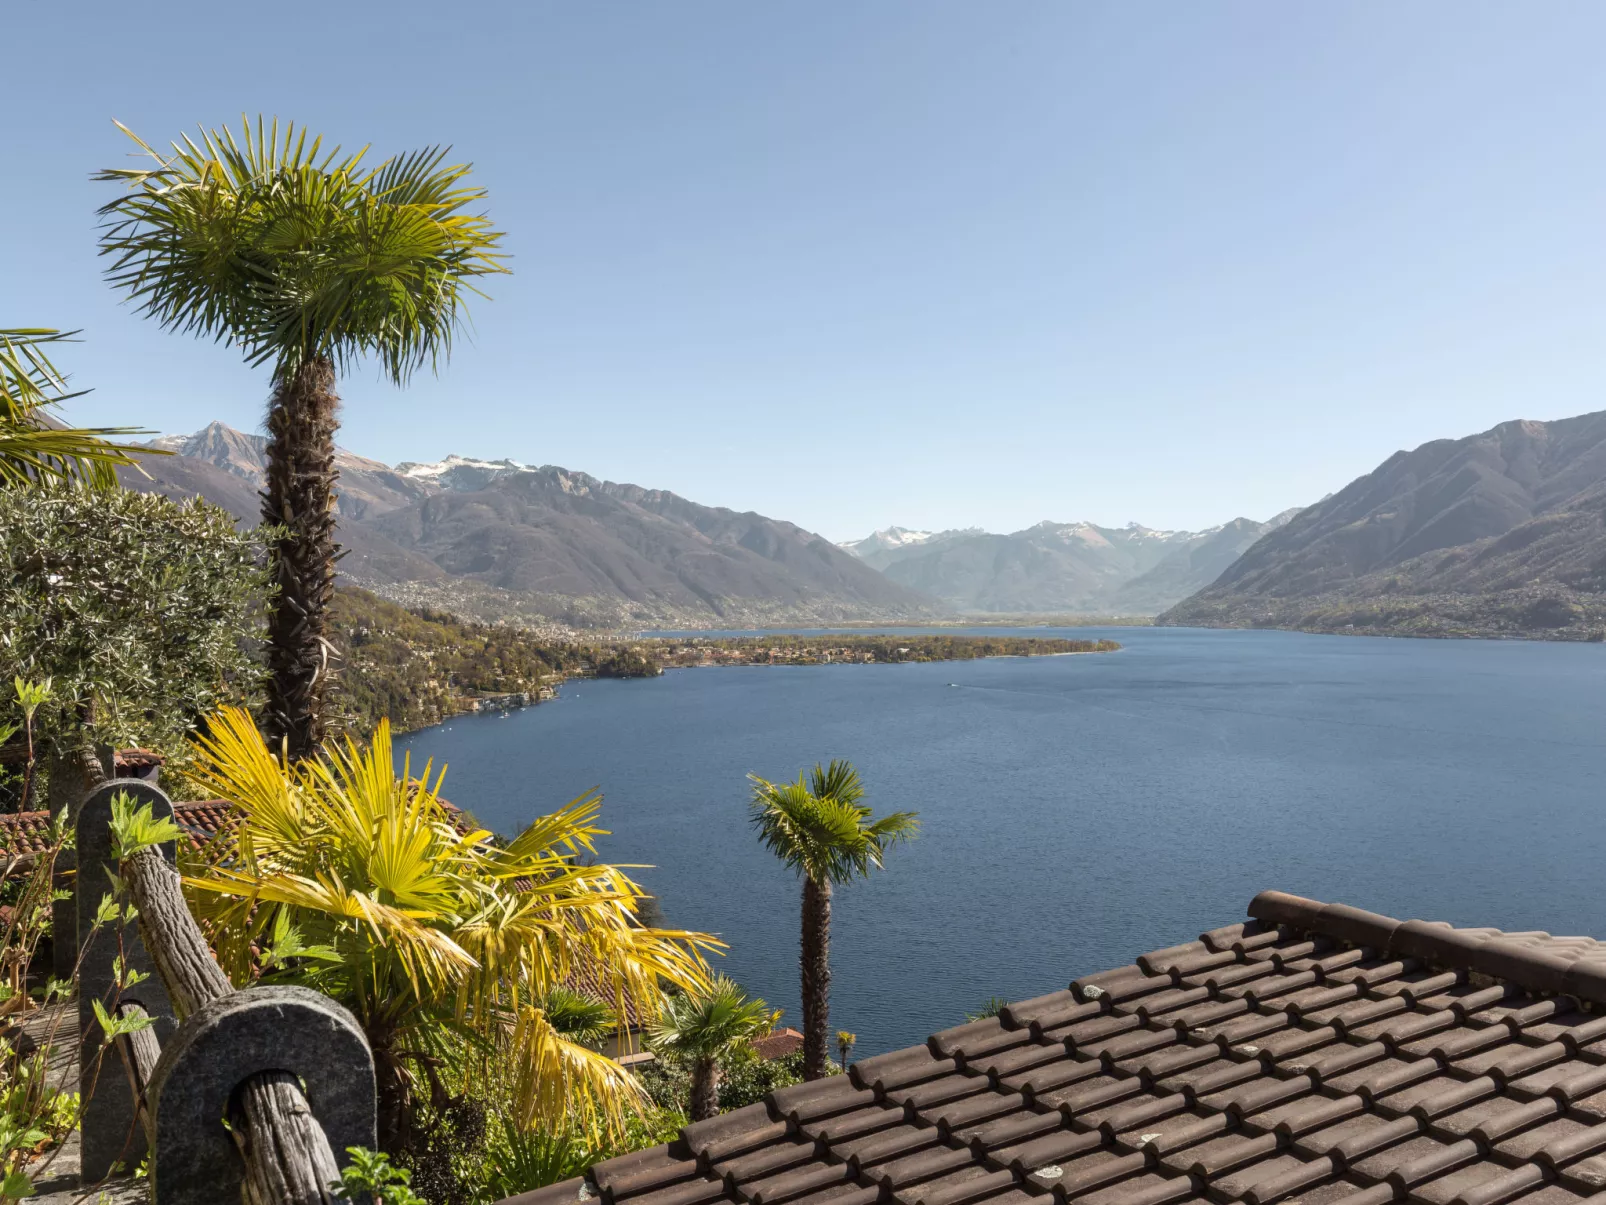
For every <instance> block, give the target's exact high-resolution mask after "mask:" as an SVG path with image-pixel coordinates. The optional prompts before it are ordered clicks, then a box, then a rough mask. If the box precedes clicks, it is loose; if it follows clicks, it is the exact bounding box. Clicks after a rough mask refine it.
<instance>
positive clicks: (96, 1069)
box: [73, 779, 175, 1184]
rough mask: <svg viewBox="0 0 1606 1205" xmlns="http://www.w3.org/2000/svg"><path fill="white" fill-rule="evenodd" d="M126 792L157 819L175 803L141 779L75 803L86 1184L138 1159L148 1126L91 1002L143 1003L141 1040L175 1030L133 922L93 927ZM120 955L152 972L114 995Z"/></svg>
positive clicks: (107, 889)
mask: <svg viewBox="0 0 1606 1205" xmlns="http://www.w3.org/2000/svg"><path fill="white" fill-rule="evenodd" d="M118 794H126V795H127V796H128V797H129V798H130V800H132V801H133V802H134V804H135V805H136V806H138V805H140V804H145V803H148V804H150V805H151V813H152V815H154V816H157V817H171V816H172V814H173V805H172V804H171V803H170V802H168V798H167V796H166V795H165V794H163V793H162V791H161V790H160V789H159V788H157V787H154V786H152V785H150V784H149V783H145V782H138V781H135V780H131V779H113V780H110V781H107V782H103V783H101V784H100V785H99V786H97V787H95V788H93V789H92V790H91V791H90V792H89V794H88V795H86V796H85V797H84V801H83V803H82V804H81V805H80V806H79V809H78V825H77V828H78V842H77V845H78V881H77V884H76V886H75V889H74V892H73V902H74V905H75V907H74V912H75V915H76V919H77V932H78V934H79V935H80V936H81V938H82V940H83V941H84V943H85V946H84V950H83V955H82V961H81V963H80V966H79V980H78V1028H79V1032H80V1033H81V1034H82V1035H83V1046H82V1048H81V1051H80V1054H79V1064H78V1075H79V1081H78V1090H79V1094H80V1100H81V1104H82V1111H81V1114H80V1116H81V1123H80V1124H81V1128H82V1134H83V1153H82V1156H81V1159H82V1162H81V1164H80V1169H81V1171H80V1174H81V1176H82V1180H83V1182H84V1183H85V1184H93V1183H96V1182H97V1181H99V1180H103V1179H104V1178H105V1177H106V1175H107V1174H108V1173H109V1172H110V1171H111V1170H112V1168H113V1167H114V1166H115V1165H116V1164H118V1163H127V1164H129V1165H130V1166H133V1165H134V1164H136V1163H138V1162H139V1160H140V1158H141V1156H143V1155H144V1153H145V1150H146V1141H145V1139H146V1135H145V1131H144V1130H143V1129H142V1128H141V1126H140V1125H139V1094H140V1092H141V1091H142V1090H143V1085H142V1084H140V1083H138V1082H137V1080H136V1081H135V1083H134V1088H135V1090H134V1091H133V1092H131V1091H130V1090H129V1087H130V1083H129V1081H130V1076H132V1075H133V1074H134V1071H133V1068H132V1067H131V1068H130V1072H129V1075H125V1074H124V1071H123V1068H122V1067H121V1066H119V1059H118V1058H117V1056H116V1054H115V1053H114V1052H112V1051H109V1050H108V1051H105V1054H104V1057H103V1056H102V1048H103V1045H104V1036H103V1034H102V1032H101V1028H100V1023H99V1020H98V1019H97V1018H96V1015H95V1002H96V1001H97V1000H98V1001H99V1002H100V1004H101V1007H102V1008H104V1009H105V1010H106V1011H107V1012H108V1013H113V1014H115V1013H116V1012H117V1011H118V1009H119V1007H120V1006H122V1007H124V1008H133V1007H138V1008H140V1009H142V1010H143V1011H144V1012H145V1014H146V1015H148V1016H150V1017H151V1018H152V1019H153V1021H154V1024H153V1025H152V1027H151V1033H150V1036H149V1037H147V1038H146V1039H145V1040H144V1043H143V1044H149V1043H152V1042H155V1041H160V1042H165V1041H166V1040H167V1039H168V1038H170V1037H171V1036H172V1034H173V1030H174V1024H175V1022H174V1017H173V1006H172V1003H171V1002H170V1001H169V1000H168V996H167V992H166V990H165V989H164V988H163V985H162V980H161V979H160V978H159V977H158V976H157V975H156V974H155V973H154V971H155V964H154V963H153V961H152V960H151V958H150V955H149V954H148V952H147V951H146V949H145V944H144V942H143V941H142V940H141V937H140V933H139V928H138V926H137V925H136V924H134V923H129V924H126V925H119V924H108V925H105V926H103V927H102V928H101V929H100V930H98V931H97V930H96V929H95V914H96V912H97V911H98V910H99V908H100V902H101V900H102V898H104V897H105V896H106V895H108V894H110V893H111V890H112V883H111V880H110V879H109V878H108V877H107V872H108V871H112V872H115V871H116V870H117V859H116V857H115V856H114V854H113V851H112V835H111V815H112V812H111V805H112V798H113V797H114V796H116V795H118ZM151 853H152V856H153V857H156V858H158V859H161V860H163V861H164V862H165V863H167V864H169V865H171V863H172V862H173V859H174V856H175V851H174V848H173V842H171V841H169V842H166V843H165V844H164V845H163V846H162V848H161V849H159V850H152V851H151ZM119 956H121V957H122V959H123V964H124V966H125V967H127V968H128V969H130V970H133V971H138V972H142V973H143V974H145V975H147V976H149V978H147V979H145V980H144V981H143V982H141V983H139V984H137V985H135V986H134V987H132V988H130V989H129V990H128V991H127V992H126V993H124V994H123V996H122V997H121V999H120V1000H119V996H118V990H117V976H116V971H115V966H114V964H115V963H116V960H117V958H118V957H119Z"/></svg>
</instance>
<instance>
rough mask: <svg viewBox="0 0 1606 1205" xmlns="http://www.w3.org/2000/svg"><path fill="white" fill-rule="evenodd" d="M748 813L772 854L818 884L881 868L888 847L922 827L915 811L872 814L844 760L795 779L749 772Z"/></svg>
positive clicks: (839, 880) (864, 874)
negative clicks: (779, 780)
mask: <svg viewBox="0 0 1606 1205" xmlns="http://www.w3.org/2000/svg"><path fill="white" fill-rule="evenodd" d="M749 777H750V778H751V781H752V783H753V800H752V805H751V818H752V821H753V824H754V826H755V827H756V828H757V829H758V834H759V840H760V841H762V842H763V843H764V845H765V847H766V848H767V849H769V850H770V852H771V853H773V854H775V856H776V857H778V858H780V859H781V861H782V862H784V863H785V864H786V865H787V866H789V867H791V868H792V869H793V870H795V871H796V872H797V873H798V874H800V875H802V876H803V877H805V878H808V879H812V880H814V881H815V882H816V883H846V882H848V881H850V880H852V879H856V878H864V877H866V876H867V875H868V874H869V873H870V872H871V871H872V870H879V869H880V868H881V863H882V858H883V857H884V856H885V854H886V851H887V849H888V847H890V846H892V845H894V844H896V843H897V842H899V841H904V840H908V839H910V838H912V837H913V836H914V835H915V834H916V833H917V832H918V831H919V828H920V821H919V819H918V817H917V816H916V815H915V813H913V812H893V813H890V814H889V815H886V816H882V817H881V818H880V819H878V820H871V819H870V809H869V808H868V807H866V806H864V805H863V804H862V803H861V802H860V800H862V799H863V798H864V788H863V786H862V785H861V784H860V782H859V775H858V772H857V771H856V770H854V768H853V767H852V765H850V764H849V763H847V762H845V761H833V762H832V763H831V764H830V766H829V767H822V766H815V767H814V769H813V771H812V772H811V773H809V774H808V775H804V774H799V775H798V776H797V781H796V782H785V783H773V782H769V781H767V780H765V779H762V778H759V777H758V776H757V775H750V776H749Z"/></svg>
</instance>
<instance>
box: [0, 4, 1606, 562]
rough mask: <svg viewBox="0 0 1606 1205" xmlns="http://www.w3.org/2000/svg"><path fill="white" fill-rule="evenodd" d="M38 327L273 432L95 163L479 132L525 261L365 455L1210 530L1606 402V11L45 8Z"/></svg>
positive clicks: (142, 403)
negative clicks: (166, 305)
mask: <svg viewBox="0 0 1606 1205" xmlns="http://www.w3.org/2000/svg"><path fill="white" fill-rule="evenodd" d="M0 29H3V35H0V36H3V38H4V41H5V43H6V53H5V70H4V72H3V74H0V98H3V102H4V105H5V111H6V112H7V114H8V115H9V116H10V117H11V121H10V122H9V123H8V133H9V136H10V145H9V148H8V155H7V168H6V170H5V173H4V176H5V182H6V186H5V187H4V188H0V229H3V231H4V234H3V236H0V237H3V239H4V246H3V249H0V265H3V267H0V284H3V288H0V303H3V304H0V326H16V325H51V326H60V327H82V328H84V331H85V337H86V340H87V342H85V343H84V344H83V345H81V346H79V347H77V348H74V349H72V350H71V352H70V354H69V356H68V357H67V360H66V362H67V363H68V364H69V365H70V367H71V368H72V369H73V370H74V371H75V374H76V383H77V384H80V385H84V386H92V387H94V390H95V392H94V394H93V395H92V396H91V397H90V398H88V399H85V400H84V401H82V402H80V403H78V404H77V405H76V408H75V409H74V411H73V412H72V417H74V418H77V419H80V420H83V421H89V422H95V423H112V422H117V423H139V424H142V425H145V426H149V427H154V428H158V429H160V430H163V431H175V430H192V429H195V428H197V427H199V426H201V425H203V424H204V423H206V422H207V421H209V420H211V419H214V418H221V419H223V420H224V421H226V422H229V423H231V424H233V425H236V426H239V427H243V428H248V429H255V428H256V427H257V425H258V424H259V423H260V420H261V414H262V408H263V403H264V399H265V395H266V389H267V386H266V381H265V379H264V376H263V374H262V373H261V372H257V371H252V370H249V369H247V368H245V367H244V366H243V365H242V364H241V362H240V359H239V356H238V354H237V353H236V352H233V351H230V350H228V349H226V348H219V347H215V346H212V345H210V344H203V343H201V342H198V341H196V340H195V339H193V338H190V337H185V336H178V335H169V334H164V333H163V332H162V331H161V330H159V329H158V328H157V327H156V326H155V325H154V324H152V323H150V322H149V321H146V320H143V319H139V318H136V317H135V316H134V315H133V313H132V312H131V311H130V310H129V309H128V308H127V307H124V306H120V305H119V304H118V301H117V299H116V298H115V297H114V296H113V295H112V294H111V293H110V291H109V290H108V289H107V288H106V287H105V286H104V285H103V284H102V283H101V282H100V279H99V275H98V273H99V267H100V265H99V263H98V261H97V259H96V257H95V254H94V237H95V218H94V213H93V211H94V207H95V205H96V204H97V203H98V202H100V201H103V200H105V199H106V198H107V197H108V195H109V192H108V190H109V188H110V186H108V185H95V184H91V183H90V182H89V179H88V177H89V173H90V172H91V171H92V170H94V169H95V168H98V167H103V166H109V165H115V164H117V163H119V162H120V161H122V157H123V155H124V154H125V149H126V143H125V142H124V140H123V138H122V136H121V135H120V134H119V133H117V131H116V130H115V129H114V127H113V126H112V124H111V118H113V117H117V118H119V119H121V120H122V121H124V122H126V123H127V124H129V125H130V126H132V127H133V128H134V129H135V130H137V131H138V132H139V133H140V134H142V135H143V136H144V137H145V138H147V139H148V140H150V141H152V142H166V141H167V140H169V139H171V138H172V137H174V136H176V135H177V134H179V133H180V132H181V131H182V130H184V129H186V128H193V127H194V126H195V125H196V124H197V123H206V124H209V125H211V124H217V123H221V122H228V121H230V120H237V118H238V114H240V113H241V112H242V111H249V112H252V113H256V112H258V111H262V112H266V113H269V114H278V115H279V116H281V117H284V118H294V119H296V120H298V121H304V122H308V123H310V124H312V125H313V126H314V127H316V128H317V129H319V130H321V131H324V132H325V133H326V134H327V135H328V136H330V137H331V138H334V139H337V140H339V141H341V142H343V143H346V144H347V145H356V144H361V143H364V142H369V143H372V144H373V146H374V147H375V149H376V150H377V151H379V152H382V153H389V152H393V151H402V150H407V149H409V148H412V147H416V146H419V145H421V144H426V143H432V142H449V143H452V144H454V146H455V147H456V150H457V153H458V155H459V156H460V157H462V158H465V159H469V160H472V161H473V162H474V164H475V165H476V175H477V178H478V179H479V181H480V182H481V183H483V184H484V185H485V186H486V187H488V188H489V189H490V194H491V199H490V205H489V208H490V210H491V212H492V213H493V214H494V216H495V217H496V218H497V219H498V221H499V222H500V223H501V224H502V225H503V226H504V227H505V228H506V229H507V230H508V232H509V237H508V245H509V248H510V250H511V251H512V252H513V253H514V255H515V256H516V258H515V259H514V261H513V264H514V267H515V269H516V275H514V276H511V277H508V278H505V279H501V280H498V281H496V282H495V289H494V292H495V300H494V301H492V302H489V303H482V304H480V305H479V306H478V307H477V309H476V310H475V328H476V329H475V333H474V336H473V339H472V341H469V342H464V343H463V344H461V345H460V347H459V350H458V352H457V355H456V357H455V359H454V360H453V362H452V364H451V365H450V367H449V369H448V370H447V371H446V372H445V373H443V375H442V376H440V377H439V378H438V379H437V378H430V377H424V378H420V379H418V380H417V381H416V382H415V383H414V384H413V385H412V386H411V387H410V388H409V389H407V390H406V391H397V390H395V389H393V388H391V387H390V386H388V385H385V384H384V383H382V382H381V381H380V380H379V379H378V377H377V374H376V373H374V372H373V371H372V370H366V371H361V372H358V373H356V374H354V375H353V376H352V377H351V378H349V379H347V380H346V381H345V382H344V385H343V387H342V394H343V396H344V398H345V402H346V405H345V411H344V418H345V429H344V431H343V434H342V437H341V441H342V443H343V444H345V445H346V446H347V447H349V448H351V449H352V450H354V451H357V452H359V453H363V454H366V455H370V456H374V457H378V458H380V459H383V460H387V461H392V462H394V461H398V460H404V459H436V458H438V457H440V456H442V455H444V454H445V453H447V452H451V451H457V452H462V453H465V454H469V455H478V456H486V457H501V456H512V457H515V458H518V459H521V460H528V461H534V462H537V463H555V464H561V465H565V466H568V467H570V468H576V469H583V470H586V471H588V472H591V473H594V474H597V475H599V476H604V477H608V478H611V479H614V480H623V481H633V482H637V483H639V484H642V485H647V486H655V487H661V488H667V489H672V490H675V491H677V492H679V493H682V494H685V495H687V496H689V497H691V498H694V499H696V500H698V501H701V502H706V503H712V504H718V505H725V506H731V507H735V508H738V509H754V510H758V511H761V512H764V513H767V514H770V515H774V516H779V517H783V518H788V519H791V520H794V521H795V522H798V523H801V524H803V525H804V526H806V527H809V528H812V529H814V530H818V531H821V532H823V533H824V534H826V535H828V536H831V537H832V538H836V539H841V538H848V537H851V536H856V535H861V534H864V533H865V532H867V531H869V530H870V529H871V528H873V527H882V526H885V525H887V524H890V523H901V524H904V525H907V526H923V527H954V526H969V525H972V524H976V525H981V526H984V527H988V528H991V529H994V530H1012V529H1015V528H1019V527H1023V526H1026V525H1028V524H1030V523H1033V522H1036V521H1037V520H1039V519H1044V518H1053V519H1057V520H1070V519H1080V518H1085V519H1091V520H1093V521H1095V522H1102V523H1110V524H1116V523H1124V522H1126V521H1128V520H1137V521H1140V522H1143V523H1145V524H1148V525H1150V526H1165V527H1183V526H1187V527H1198V526H1204V525H1207V524H1213V523H1218V522H1221V521H1223V520H1226V519H1230V518H1232V517H1233V516H1235V515H1239V514H1246V515H1250V516H1257V517H1260V516H1266V515H1270V514H1272V513H1273V512H1275V511H1278V510H1280V509H1282V508H1284V507H1286V506H1290V505H1294V504H1296V503H1297V504H1304V503H1308V502H1311V501H1314V500H1315V499H1316V498H1318V497H1320V496H1321V495H1323V494H1325V493H1327V492H1329V491H1331V490H1333V489H1336V488H1338V487H1340V486H1342V485H1343V484H1344V483H1346V482H1347V481H1349V480H1350V479H1351V478H1352V477H1354V476H1356V475H1357V474H1359V473H1362V472H1365V471H1366V470H1368V469H1370V468H1371V467H1372V466H1373V465H1375V464H1376V463H1377V462H1378V461H1379V460H1381V459H1382V458H1383V457H1385V456H1387V455H1388V454H1390V453H1391V452H1393V451H1394V450H1395V449H1397V448H1400V447H1407V446H1414V445H1415V444H1417V443H1420V442H1422V441H1424V440H1427V439H1432V438H1437V437H1441V436H1457V435H1462V434H1467V433H1470V432H1472V431H1476V430H1480V429H1483V428H1485V427H1488V426H1490V425H1492V424H1494V423H1496V422H1499V421H1501V420H1504V419H1508V418H1518V417H1525V418H1556V417H1562V416H1565V415H1571V414H1578V413H1583V412H1585V411H1589V410H1593V409H1598V408H1601V407H1602V406H1603V405H1606V391H1603V388H1602V386H1603V384H1606V359H1603V349H1606V71H1602V70H1601V58H1600V54H1601V47H1602V46H1603V45H1606V7H1603V6H1600V5H1598V4H1587V3H1578V4H1567V3H1534V4H1488V3H1469V2H1467V0H1454V2H1450V3H1432V2H1419V3H1412V4H1408V5H1401V4H1396V3H1392V2H1390V3H1348V4H1328V5H1279V4H1273V3H1266V2H1257V3H1243V4H1240V3H1197V4H1194V3H1188V4H1183V3H1170V4H1151V3H1128V2H1124V0H1123V2H1121V3H1108V4H1077V3H1071V2H1070V0H1055V2H1052V3H1029V2H1026V0H1012V2H1011V3H1009V4H992V3H984V2H981V0H973V2H971V3H965V4H956V3H946V2H941V0H904V2H891V0H866V2H863V3H857V2H855V3H846V2H845V3H835V4H821V3H818V2H810V3H779V2H766V3H762V4H755V3H751V2H750V0H722V2H718V3H712V2H698V0H676V2H675V3H662V4H658V3H635V4H624V3H604V2H587V0H573V2H572V3H567V4H561V5H560V4H550V3H518V4H515V3H475V4H456V5H453V4H439V3H431V4H428V5H425V4H422V3H414V2H412V0H387V2H385V3H378V2H375V0H364V2H354V0H321V2H320V3H316V4H309V3H301V2H298V0H291V2H287V3H280V4H275V5H270V6H267V7H264V6H262V5H244V4H216V3H205V4H200V3H193V4H190V3H174V2H172V0H153V2H152V3H150V4H147V5H144V6H142V7H140V8H139V9H138V11H137V12H136V11H135V10H132V9H130V8H128V7H127V6H126V5H121V4H119V5H110V4H106V5H96V4H81V3H79V4H49V3H28V4H22V3H15V4H12V5H10V6H8V11H7V14H6V17H5V19H4V24H3V26H0Z"/></svg>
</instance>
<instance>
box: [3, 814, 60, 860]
mask: <svg viewBox="0 0 1606 1205" xmlns="http://www.w3.org/2000/svg"><path fill="white" fill-rule="evenodd" d="M49 844H50V813H49V812H6V813H4V814H0V858H13V857H17V856H18V855H27V854H37V853H42V852H44V850H45V849H46V848H47V847H48V846H49Z"/></svg>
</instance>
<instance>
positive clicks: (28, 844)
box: [0, 799, 234, 858]
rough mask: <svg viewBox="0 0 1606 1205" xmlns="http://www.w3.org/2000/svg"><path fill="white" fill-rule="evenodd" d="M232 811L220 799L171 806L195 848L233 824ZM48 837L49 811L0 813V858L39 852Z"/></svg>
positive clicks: (178, 822)
mask: <svg viewBox="0 0 1606 1205" xmlns="http://www.w3.org/2000/svg"><path fill="white" fill-rule="evenodd" d="M233 811H234V805H233V804H231V803H229V802H228V801H227V800H223V799H207V800H202V801H199V802H192V803H175V804H174V805H173V820H174V822H175V823H177V825H178V826H179V827H180V828H181V829H183V830H184V831H185V832H186V833H187V834H188V835H189V836H190V838H191V840H192V841H194V842H195V844H196V845H198V846H199V845H204V844H205V843H206V842H207V841H209V840H210V839H211V838H212V837H214V836H216V835H217V833H218V832H219V830H221V829H222V828H224V827H225V826H227V825H229V824H231V823H233V821H234V815H233ZM49 836H50V813H49V812H6V813H0V858H7V857H11V856H13V855H14V854H36V853H39V852H41V851H42V850H44V849H45V847H46V845H47V844H48V840H49Z"/></svg>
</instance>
